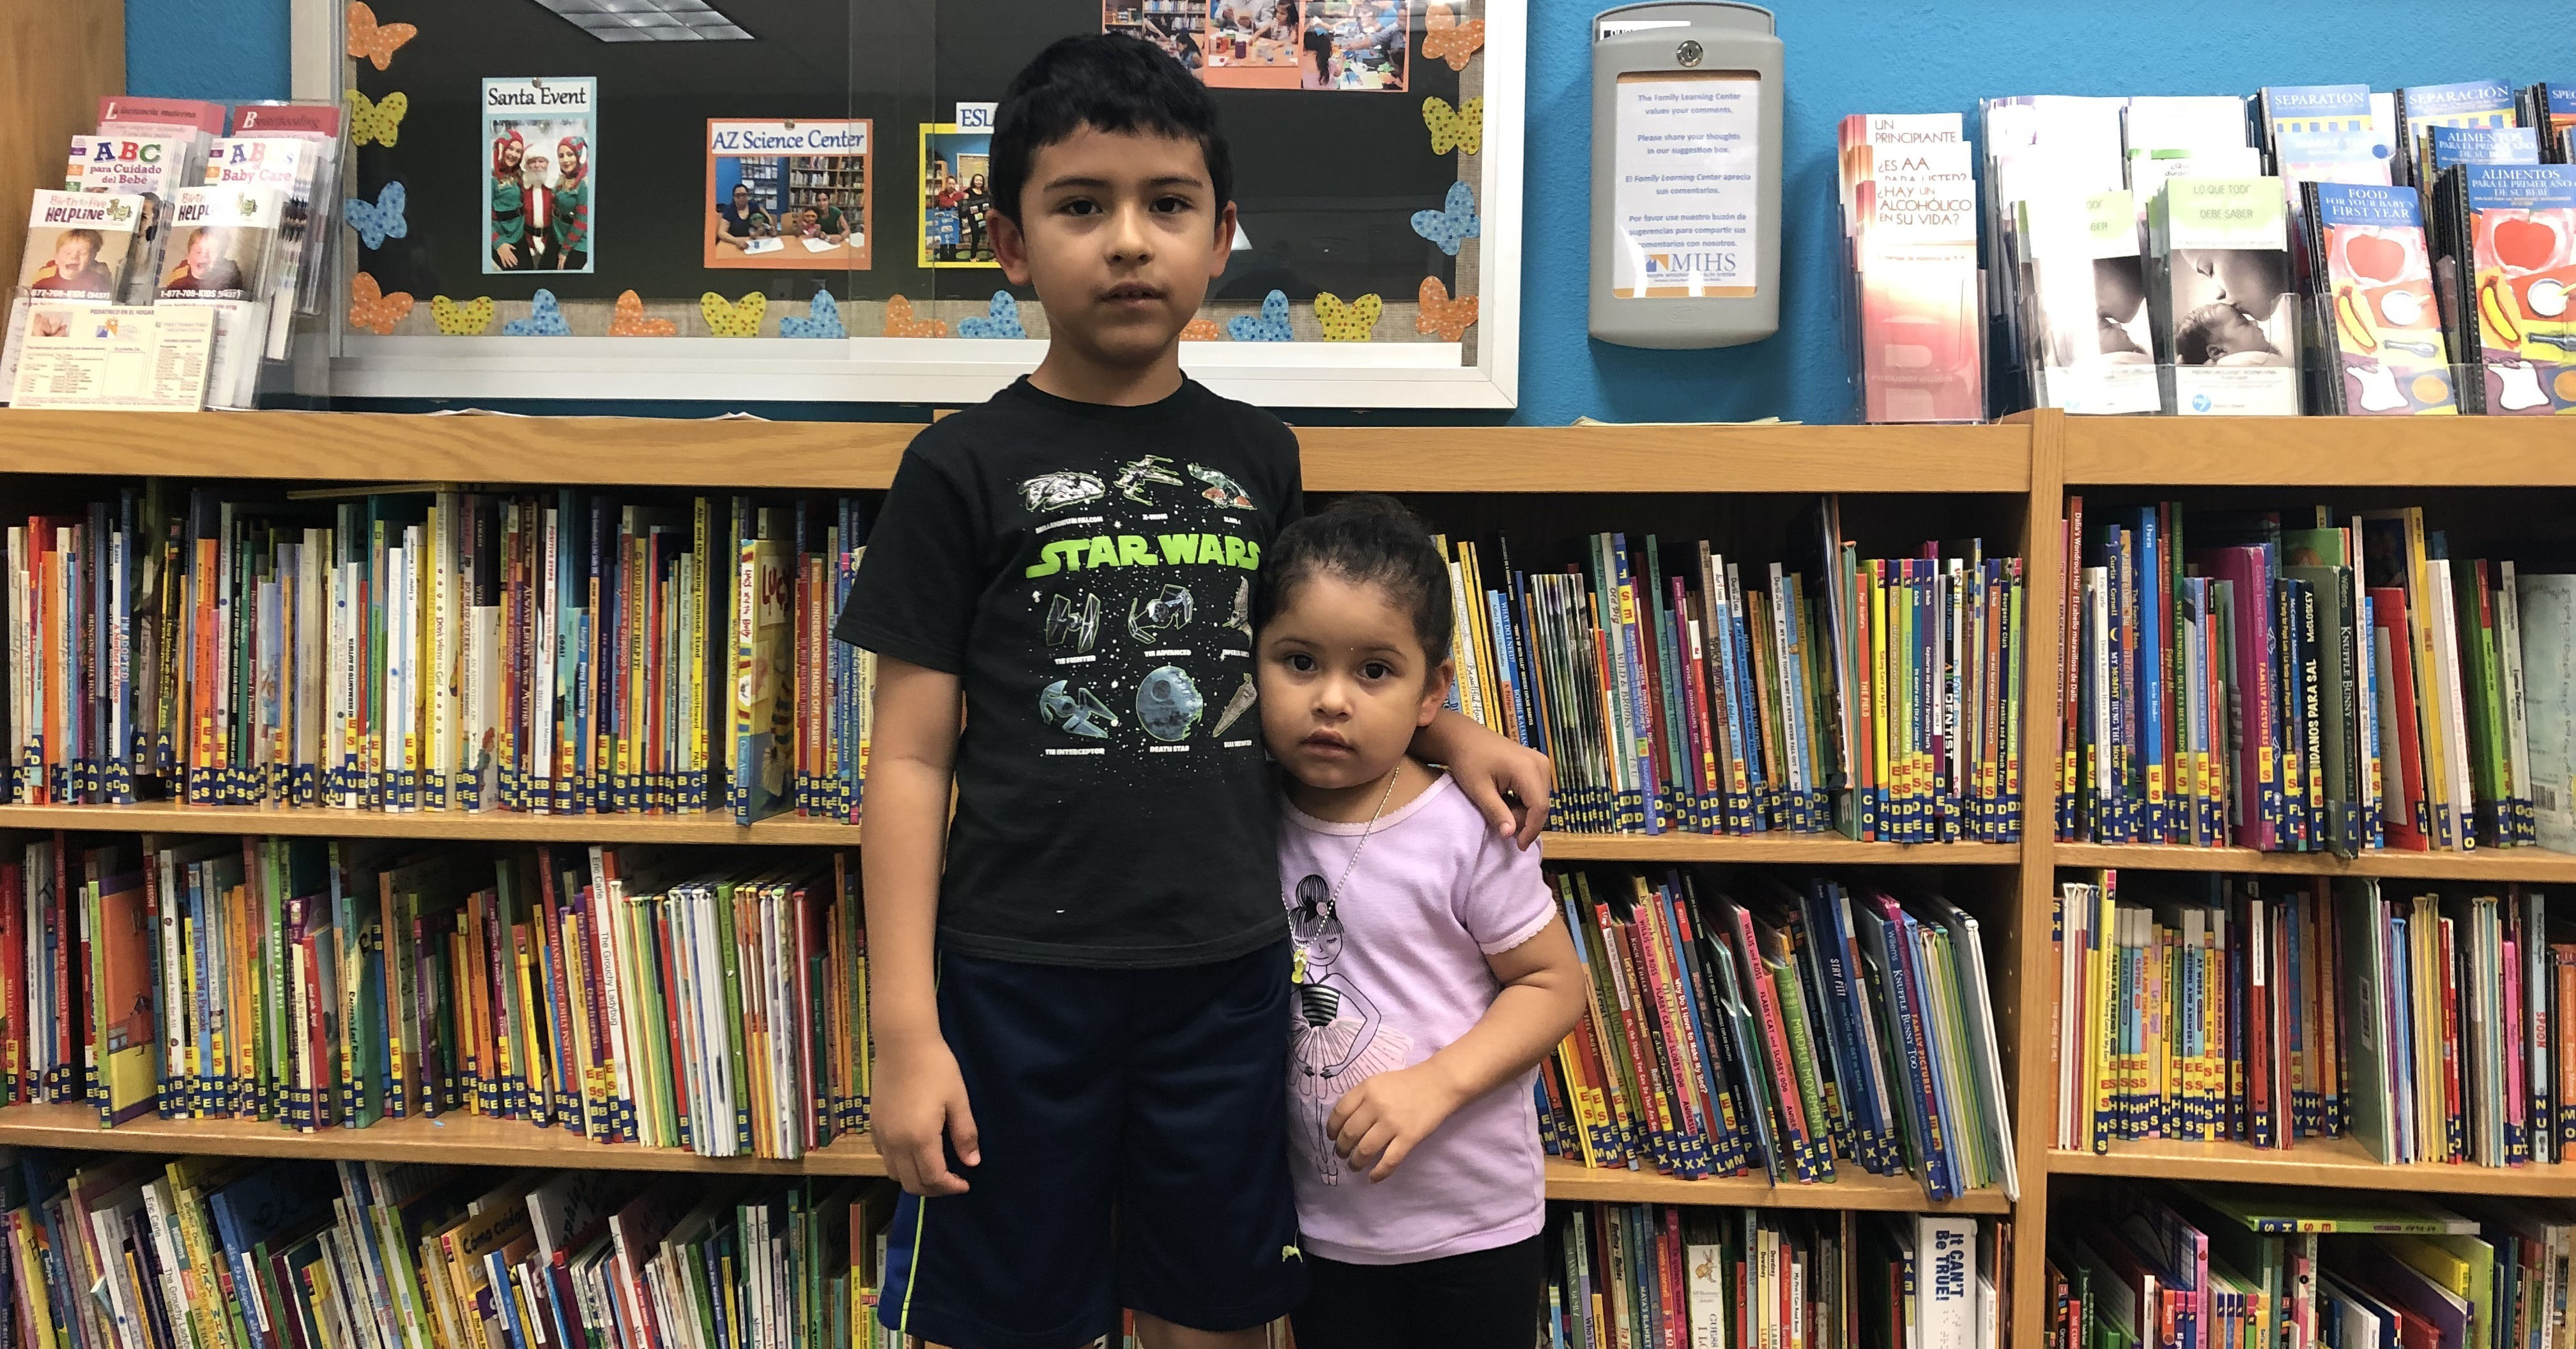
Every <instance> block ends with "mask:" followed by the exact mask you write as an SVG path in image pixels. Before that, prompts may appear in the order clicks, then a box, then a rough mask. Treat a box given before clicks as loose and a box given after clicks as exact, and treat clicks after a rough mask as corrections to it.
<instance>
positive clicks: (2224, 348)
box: [2149, 178, 2299, 416]
mask: <svg viewBox="0 0 2576 1349" xmlns="http://www.w3.org/2000/svg"><path fill="white" fill-rule="evenodd" d="M2149 238H2150V243H2151V247H2152V251H2153V253H2154V255H2155V259H2156V277H2157V283H2156V285H2155V286H2154V287H2153V288H2152V289H2153V291H2154V294H2153V295H2152V296H2151V297H2150V298H2151V299H2152V300H2153V302H2154V303H2155V304H2156V305H2157V306H2158V307H2159V311H2160V313H2159V319H2160V322H2159V324H2158V336H2159V339H2160V341H2159V343H2158V346H2159V350H2160V354H2161V355H2162V356H2163V357H2164V359H2165V360H2166V362H2167V363H2169V364H2170V365H2172V366H2173V367H2174V370H2173V383H2172V388H2171V390H2170V394H2171V400H2170V404H2169V410H2171V411H2174V412H2178V413H2181V414H2183V415H2185V416H2197V415H2210V414H2238V415H2254V416H2297V415H2298V413H2299V298H2298V293H2297V290H2296V288H2295V287H2293V286H2292V285H2291V282H2290V238H2289V221H2288V210H2287V208H2286V206H2285V204H2284V199H2283V197H2282V190H2281V180H2279V179H2277V178H2174V179H2170V180H2168V181H2167V182H2166V184H2165V186H2164V190H2163V192H2162V193H2160V194H2159V195H2158V196H2157V198H2156V207H2155V210H2154V211H2153V212H2152V213H2151V214H2150V219H2149Z"/></svg>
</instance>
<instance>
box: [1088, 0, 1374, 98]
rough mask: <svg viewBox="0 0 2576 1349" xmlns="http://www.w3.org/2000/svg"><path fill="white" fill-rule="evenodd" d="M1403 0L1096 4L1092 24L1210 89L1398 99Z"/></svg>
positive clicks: (1115, 0)
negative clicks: (1154, 52) (1142, 45)
mask: <svg viewBox="0 0 2576 1349" xmlns="http://www.w3.org/2000/svg"><path fill="white" fill-rule="evenodd" d="M1412 10H1413V0H1103V3H1102V5H1101V11H1100V26H1101V28H1102V29H1103V30H1104V31H1107V32H1112V33H1127V34H1130V35H1132V36H1135V37H1139V38H1143V39H1144V40H1145V41H1147V42H1151V43H1153V44H1154V45H1155V46H1157V47H1160V48H1162V49H1163V50H1165V51H1167V52H1170V53H1171V54H1172V55H1173V56H1174V57H1175V58H1177V59H1178V60H1179V61H1180V62H1181V64H1183V65H1185V66H1188V67H1189V68H1190V69H1192V70H1195V71H1197V72H1198V73H1199V78H1200V79H1202V80H1205V81H1206V82H1207V83H1208V85H1209V87H1211V88H1217V89H1310V90H1318V91H1334V90H1343V91H1354V92H1364V93H1402V92H1404V90H1405V86H1406V72H1407V69H1408V68H1409V66H1410V65H1411V60H1410V52H1411V42H1410V35H1411V34H1412V32H1413V20H1414V16H1413V13H1412Z"/></svg>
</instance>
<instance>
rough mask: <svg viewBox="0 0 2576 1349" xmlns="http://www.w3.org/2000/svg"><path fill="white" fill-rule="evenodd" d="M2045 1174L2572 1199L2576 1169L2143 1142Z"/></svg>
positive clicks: (2338, 1149) (2352, 1151) (2063, 1162)
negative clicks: (2393, 1162)
mask: <svg viewBox="0 0 2576 1349" xmlns="http://www.w3.org/2000/svg"><path fill="white" fill-rule="evenodd" d="M2048 1170H2049V1174H2051V1175H2060V1176H2117V1177H2122V1178H2127V1179H2150V1180H2187V1181H2218V1182H2224V1183H2232V1184H2240V1185H2255V1184H2260V1185H2304V1186H2316V1187H2323V1188H2329V1189H2343V1190H2406V1191H2412V1192H2414V1193H2418V1194H2495V1195H2530V1196H2535V1197H2537V1196H2548V1197H2554V1198H2569V1197H2576V1163H2557V1164H2553V1165H2547V1166H2470V1165H2465V1164H2463V1165H2452V1164H2448V1163H2443V1162H2414V1163H2409V1164H2407V1165H2403V1166H2384V1165H2382V1164H2380V1163H2379V1162H2378V1161H2377V1160H2375V1159H2373V1158H2371V1157H2370V1156H2368V1155H2367V1154H2365V1153H2363V1152H2362V1150H2361V1145H2360V1144H2359V1143H2358V1142H2356V1141H2354V1140H2352V1139H2348V1138H2313V1139H2307V1140H2304V1141H2302V1142H2300V1143H2299V1144H2297V1145H2296V1146H2293V1147H2289V1148H2258V1147H2255V1146H2254V1145H2253V1144H2251V1143H2182V1142H2161V1141H2153V1140H2149V1141H2141V1142H2129V1143H2117V1144H2113V1145H2112V1148H2111V1150H2110V1151H2109V1152H2098V1153H2097V1152H2070V1151H2066V1150H2064V1149H2052V1150H2050V1152H2049V1154H2048Z"/></svg>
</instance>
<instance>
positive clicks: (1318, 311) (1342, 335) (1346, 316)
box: [1315, 290, 1386, 342]
mask: <svg viewBox="0 0 2576 1349" xmlns="http://www.w3.org/2000/svg"><path fill="white" fill-rule="evenodd" d="M1385 312H1386V302H1385V301H1384V300H1381V299H1379V298H1378V297H1376V296H1374V295H1363V296H1361V297H1359V298H1358V299H1356V300H1353V301H1351V302H1350V303H1348V304H1344V303H1343V302H1342V297H1340V296H1338V295H1335V294H1334V293H1332V292H1331V291H1329V290H1319V291H1317V292H1315V322H1316V323H1318V324H1320V325H1322V327H1323V329H1324V340H1325V341H1327V342H1365V341H1367V340H1369V330H1370V329H1372V328H1375V327H1376V326H1377V320H1378V315H1380V314H1382V313H1385Z"/></svg>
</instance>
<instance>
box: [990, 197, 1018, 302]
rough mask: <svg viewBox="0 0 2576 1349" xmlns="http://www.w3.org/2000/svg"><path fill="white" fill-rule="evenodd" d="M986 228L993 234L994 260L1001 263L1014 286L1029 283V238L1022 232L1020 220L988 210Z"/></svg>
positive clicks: (1003, 271)
mask: <svg viewBox="0 0 2576 1349" xmlns="http://www.w3.org/2000/svg"><path fill="white" fill-rule="evenodd" d="M984 229H985V230H986V232H988V233H990V234H991V235H992V236H993V261H995V262H997V263H1000V264H1001V267H1002V275H1004V276H1007V277H1009V278H1010V279H1011V284H1012V285H1014V286H1025V285H1027V284H1029V238H1028V236H1027V235H1025V234H1022V233H1020V222H1018V221H1016V220H1013V219H1012V218H1010V217H1009V216H1006V215H1004V214H1002V213H1001V212H999V211H993V210H987V211H986V212H985V214H984Z"/></svg>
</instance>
